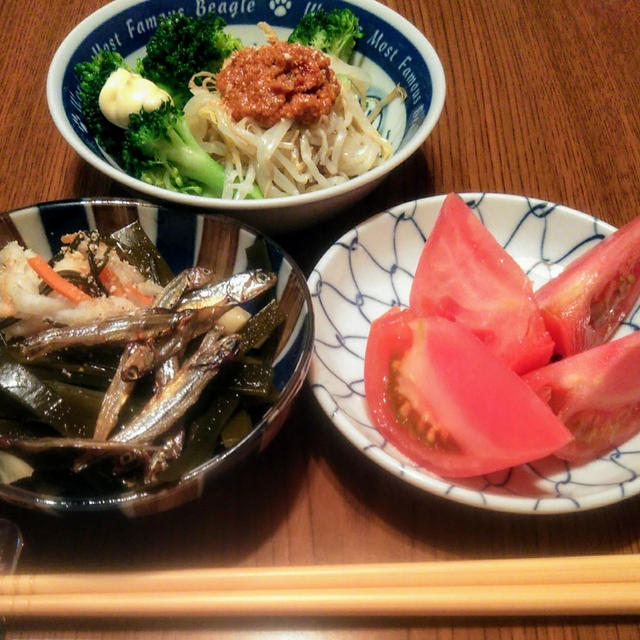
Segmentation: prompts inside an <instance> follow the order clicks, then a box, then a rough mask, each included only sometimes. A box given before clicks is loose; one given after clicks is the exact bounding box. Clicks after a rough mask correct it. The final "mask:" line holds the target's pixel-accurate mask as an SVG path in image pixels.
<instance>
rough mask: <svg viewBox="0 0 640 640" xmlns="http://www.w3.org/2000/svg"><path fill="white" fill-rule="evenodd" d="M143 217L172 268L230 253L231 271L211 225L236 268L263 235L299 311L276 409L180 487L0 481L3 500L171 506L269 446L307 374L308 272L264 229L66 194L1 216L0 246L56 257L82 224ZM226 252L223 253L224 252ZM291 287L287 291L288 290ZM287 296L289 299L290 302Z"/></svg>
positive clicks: (53, 505) (149, 509)
mask: <svg viewBox="0 0 640 640" xmlns="http://www.w3.org/2000/svg"><path fill="white" fill-rule="evenodd" d="M134 220H139V221H140V223H141V224H142V226H143V227H144V229H145V231H146V232H147V234H148V235H149V237H150V238H151V239H152V240H153V241H154V243H155V244H156V246H158V247H159V248H160V250H161V252H163V257H164V258H165V259H166V261H167V262H168V263H169V266H170V267H171V268H172V269H173V270H174V272H176V273H177V272H179V271H180V270H182V269H183V268H185V267H187V266H191V265H193V264H195V263H196V262H197V263H199V264H207V265H209V266H212V267H214V266H215V265H216V264H217V263H218V261H219V260H222V259H224V260H225V264H224V265H222V266H223V267H224V268H221V269H220V271H221V272H222V273H224V272H225V269H227V270H228V268H229V266H230V265H229V262H230V257H229V256H226V257H224V258H221V257H219V256H216V255H211V253H210V252H207V251H206V247H203V246H202V245H201V239H202V236H203V234H204V233H205V232H206V229H207V227H208V226H214V227H215V231H216V234H217V237H218V238H219V239H221V241H222V242H227V243H228V246H230V247H232V248H235V253H234V255H233V256H231V258H233V265H231V266H235V269H234V270H236V271H240V270H242V269H243V268H246V256H245V255H244V247H245V246H247V244H249V243H250V242H252V241H254V240H256V239H262V240H264V241H265V243H266V245H267V251H268V253H269V255H270V257H271V258H272V264H273V267H274V270H275V271H276V273H277V274H278V284H277V293H276V295H277V298H278V299H279V300H280V301H281V304H283V305H284V304H286V305H288V306H287V307H286V308H284V309H283V310H284V311H285V313H288V314H289V315H290V316H292V317H293V320H294V322H288V323H287V325H286V329H285V335H284V336H283V339H282V341H281V347H280V351H279V353H278V355H277V358H276V361H275V364H274V369H275V376H274V383H275V385H276V387H277V388H278V390H279V391H280V394H281V395H280V398H279V400H278V401H277V402H276V404H274V405H273V406H272V407H270V408H269V409H268V410H267V411H266V412H265V414H264V416H263V417H262V419H261V420H260V421H259V422H258V423H257V424H256V425H255V426H254V429H253V430H252V432H251V433H250V434H249V435H248V436H247V437H246V438H245V439H244V440H242V441H241V442H239V443H238V444H237V445H236V446H234V447H232V448H231V449H228V450H226V451H225V452H223V453H221V454H219V455H217V456H216V457H214V458H212V459H211V460H209V461H207V462H205V463H204V464H202V465H200V466H199V467H197V468H196V469H194V470H192V471H190V472H189V473H188V474H187V475H186V476H185V477H184V478H183V480H182V481H181V482H180V483H179V484H178V485H176V486H172V487H167V488H163V489H161V490H159V491H157V492H152V491H148V492H145V491H139V492H131V493H124V494H118V495H116V496H95V497H93V498H68V497H65V496H47V495H39V494H34V493H32V492H27V491H24V490H22V489H17V488H15V487H11V486H9V485H0V498H2V499H4V500H7V501H8V502H12V503H15V504H18V505H20V506H26V507H37V508H40V509H43V510H45V511H51V512H69V511H78V510H104V509H120V510H121V511H122V512H123V513H125V514H126V515H129V516H137V515H145V514H147V513H155V512H158V511H162V510H165V509H168V508H172V507H174V506H177V505H178V504H181V503H182V502H184V501H186V500H190V499H194V498H196V497H197V496H198V495H200V493H201V492H202V490H203V488H204V486H205V480H210V479H211V478H213V477H215V476H216V475H219V474H220V473H222V472H224V471H226V470H227V469H228V468H230V467H231V466H233V465H235V464H237V463H238V462H239V461H240V460H242V459H244V458H246V457H247V456H249V455H251V454H254V453H257V452H259V451H260V450H262V449H263V448H264V446H266V443H267V442H269V441H270V440H271V438H272V437H273V436H274V435H275V433H276V432H277V430H278V429H279V428H280V426H282V423H283V421H284V420H285V418H286V417H287V414H288V411H289V408H290V404H291V402H292V401H293V399H294V397H295V396H296V395H297V393H298V391H299V390H300V388H301V386H302V383H303V381H304V379H305V377H306V373H307V370H308V367H309V363H310V358H311V348H312V340H313V309H312V307H311V299H310V295H309V292H308V289H307V286H306V282H305V279H304V276H303V274H302V271H301V270H300V268H299V267H298V266H297V265H296V264H295V263H294V262H293V260H292V259H291V258H290V257H289V256H288V254H286V253H285V252H284V250H283V249H282V248H281V247H280V246H279V245H277V244H276V243H274V242H273V241H272V240H270V239H269V238H268V237H266V236H264V235H263V234H262V233H261V232H259V231H257V230H255V229H252V228H251V227H249V226H247V225H243V224H241V223H239V222H237V221H236V220H233V219H231V218H228V217H225V216H220V215H210V214H201V215H194V216H184V215H182V214H181V213H180V212H176V211H173V210H170V209H167V208H164V207H160V206H156V205H152V204H149V203H145V202H142V201H138V200H118V199H108V198H106V199H98V198H86V199H81V200H63V201H57V202H48V203H42V204H39V205H35V206H32V207H26V208H24V209H19V210H16V211H10V212H7V213H4V214H0V246H3V245H4V244H5V243H6V242H8V241H9V240H14V239H15V240H19V241H20V242H22V243H23V244H25V245H27V246H29V247H30V248H32V249H34V250H35V251H36V252H37V253H39V254H40V255H42V256H43V257H50V256H51V255H53V254H54V253H56V252H57V250H58V248H59V246H60V242H59V239H60V236H61V235H63V234H65V233H72V232H74V231H78V230H80V229H95V228H98V229H101V230H105V231H109V230H113V229H116V228H119V227H121V226H124V225H125V224H128V223H129V222H133V221H134ZM220 253H221V255H222V254H223V253H224V252H220ZM285 292H286V294H287V295H286V296H285V295H284V294H285ZM285 299H286V303H285V302H284V300H285Z"/></svg>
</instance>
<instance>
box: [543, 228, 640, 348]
mask: <svg viewBox="0 0 640 640" xmlns="http://www.w3.org/2000/svg"><path fill="white" fill-rule="evenodd" d="M639 295H640V216H638V217H636V218H634V219H633V220H632V221H631V222H629V223H627V224H626V225H624V226H623V227H620V229H618V230H617V231H615V232H614V233H612V234H611V235H609V236H607V237H606V238H604V240H602V241H601V242H599V243H598V244H597V245H595V246H594V247H593V248H591V249H590V250H589V251H587V252H585V253H584V254H582V255H581V256H579V257H578V258H576V259H575V260H574V261H573V262H571V263H570V264H569V265H568V266H567V268H566V269H565V270H564V271H563V272H562V273H560V274H559V275H557V276H556V277H555V278H553V279H552V280H550V281H549V282H548V283H547V284H545V285H543V286H542V287H540V289H538V291H537V293H536V299H537V301H538V305H539V307H540V310H541V311H542V316H543V318H544V321H545V324H546V327H547V329H548V331H549V333H551V336H552V337H553V340H554V341H555V343H556V351H557V352H558V353H559V354H560V355H562V356H570V355H573V354H576V353H579V352H580V351H583V350H585V349H588V348H590V347H595V346H597V345H599V344H602V343H603V342H606V341H607V340H608V339H609V338H610V337H611V336H612V335H613V333H614V332H615V331H616V329H617V328H618V326H619V325H620V323H621V322H622V321H623V320H624V319H625V317H626V316H627V315H628V313H629V311H631V308H632V307H633V305H634V303H635V301H636V300H637V299H638V296H639Z"/></svg>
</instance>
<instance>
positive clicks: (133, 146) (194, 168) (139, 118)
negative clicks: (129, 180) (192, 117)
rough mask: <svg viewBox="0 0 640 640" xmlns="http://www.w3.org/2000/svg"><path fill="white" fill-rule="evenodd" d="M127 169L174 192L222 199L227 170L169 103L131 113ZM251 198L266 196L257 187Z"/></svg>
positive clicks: (125, 157)
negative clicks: (203, 145)
mask: <svg viewBox="0 0 640 640" xmlns="http://www.w3.org/2000/svg"><path fill="white" fill-rule="evenodd" d="M122 159H123V164H124V168H125V169H126V171H127V172H128V173H130V174H131V175H133V176H134V177H136V178H139V179H140V180H144V181H145V182H147V183H149V184H152V185H155V186H158V187H162V188H164V189H171V190H173V191H180V192H183V193H191V194H195V195H201V196H210V197H214V198H219V197H220V196H221V195H222V188H223V184H224V174H225V169H224V167H223V166H222V165H221V164H219V163H218V162H216V161H215V160H214V159H213V158H212V157H211V156H210V155H209V154H208V153H207V152H206V151H205V150H204V149H202V147H200V145H199V144H198V142H197V140H196V139H195V138H194V137H193V134H192V133H191V131H190V129H189V126H188V125H187V121H186V119H185V117H184V114H183V113H182V110H181V109H179V108H177V107H176V106H175V105H173V104H171V103H170V102H165V103H163V104H162V106H161V107H160V108H159V109H156V110H155V111H144V110H141V111H140V112H139V113H133V114H131V116H130V118H129V128H128V129H127V130H126V132H125V140H124V145H123V150H122ZM248 197H250V198H260V197H262V194H261V193H260V190H259V189H258V188H257V187H255V188H254V189H253V191H252V192H251V193H250V194H249V196H248Z"/></svg>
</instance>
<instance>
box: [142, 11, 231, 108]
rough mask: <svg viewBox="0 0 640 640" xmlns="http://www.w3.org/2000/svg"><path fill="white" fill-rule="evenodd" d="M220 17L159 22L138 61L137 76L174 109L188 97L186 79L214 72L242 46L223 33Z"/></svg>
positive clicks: (183, 17)
mask: <svg viewBox="0 0 640 640" xmlns="http://www.w3.org/2000/svg"><path fill="white" fill-rule="evenodd" d="M225 26H226V22H225V21H224V19H223V18H221V17H220V16H206V17H204V18H193V17H190V16H186V15H184V14H181V13H177V14H173V15H171V16H169V17H167V18H165V19H163V20H162V21H161V22H160V24H159V26H158V28H157V30H156V31H155V33H154V34H153V35H152V36H151V38H150V39H149V42H147V49H146V54H145V56H144V57H143V58H141V59H140V60H139V61H138V71H139V73H140V74H141V75H142V76H144V77H145V78H148V79H149V80H152V81H153V82H155V83H156V84H157V85H158V86H159V87H161V88H162V89H164V90H165V91H167V92H168V93H169V94H170V95H171V97H172V98H173V101H174V103H175V104H176V106H178V107H183V106H184V105H185V103H186V102H187V100H188V99H189V98H190V97H191V94H190V92H189V88H188V85H189V80H190V79H191V77H192V76H193V74H194V73H198V72H199V71H210V72H211V73H217V72H218V71H219V70H220V67H221V66H222V63H223V62H224V60H225V58H227V57H228V56H229V55H230V54H231V53H232V52H233V51H235V50H236V49H239V48H241V47H242V43H241V41H240V40H239V39H238V38H236V37H235V36H233V35H231V34H229V33H226V32H225V31H224V28H225Z"/></svg>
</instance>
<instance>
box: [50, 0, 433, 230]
mask: <svg viewBox="0 0 640 640" xmlns="http://www.w3.org/2000/svg"><path fill="white" fill-rule="evenodd" d="M309 4H314V3H306V2H292V1H291V0H252V1H250V2H228V3H209V2H206V0H202V1H200V0H189V1H187V0H145V1H144V2H140V1H139V0H115V1H114V2H111V3H109V4H107V5H105V6H104V7H102V8H101V9H99V10H98V11H96V12H95V13H92V14H91V15H90V16H88V17H87V18H85V19H84V20H83V21H82V22H80V23H79V24H78V25H77V26H76V27H75V28H74V29H73V30H72V31H71V32H70V33H69V34H68V35H67V37H66V38H65V39H64V40H63V42H62V43H61V45H60V46H59V48H58V50H57V51H56V54H55V55H54V57H53V60H52V62H51V66H50V68H49V73H48V78H47V101H48V104H49V110H50V112H51V115H52V117H53V120H54V123H55V125H56V127H57V128H58V130H59V131H60V133H61V134H62V136H63V137H64V139H65V140H66V141H67V142H68V143H69V144H70V145H71V147H73V149H74V150H75V151H76V152H77V153H78V154H79V155H80V156H81V157H82V158H83V159H84V160H86V161H87V162H88V163H89V164H91V165H92V166H93V167H95V168H96V169H97V170H99V171H101V172H102V173H104V174H106V175H107V176H109V177H110V178H112V179H113V180H115V181H117V182H119V183H121V184H122V185H124V186H125V187H126V188H127V189H130V190H131V191H133V192H134V193H136V194H138V195H142V196H144V197H146V198H148V199H150V200H155V201H166V202H168V203H171V204H173V205H180V206H182V207H184V208H185V209H187V208H195V209H200V210H202V209H207V210H215V211H218V212H221V213H225V214H227V215H230V216H233V217H236V218H239V219H241V220H243V221H245V222H248V223H249V224H252V225H254V226H256V227H258V228H260V229H262V230H264V231H267V232H269V233H277V232H285V231H289V230H292V229H296V228H300V227H304V226H308V225H310V224H314V223H317V222H318V221H320V220H322V219H325V218H328V217H329V216H333V215H335V214H336V213H337V212H339V211H340V210H342V209H345V208H346V207H348V206H349V205H351V204H353V203H354V202H356V201H357V200H359V199H360V198H362V197H364V196H365V195H366V194H367V193H369V192H370V191H371V190H372V189H373V188H374V187H376V186H377V185H378V184H379V183H380V181H381V180H383V179H384V177H385V176H386V175H387V174H388V173H389V172H390V171H391V170H392V169H394V168H395V167H397V166H399V165H400V164H402V163H403V162H404V161H405V160H406V159H407V158H408V157H409V156H411V155H412V154H413V153H414V152H415V151H416V150H418V149H419V148H420V146H421V145H422V144H423V143H424V141H425V139H426V138H427V136H428V135H429V133H430V132H431V131H432V129H433V128H434V126H435V124H436V122H437V121H438V118H439V116H440V113H441V111H442V107H443V105H444V98H445V78H444V72H443V68H442V64H441V62H440V60H439V58H438V55H437V54H436V52H435V50H434V48H433V46H432V45H431V44H430V43H429V41H428V40H427V39H426V38H425V36H424V35H423V34H422V33H421V32H420V31H419V30H418V29H416V27H414V26H413V25H412V24H411V23H410V22H409V21H408V20H406V19H405V18H403V17H402V16H400V15H398V14H397V13H395V12H394V11H392V10H391V9H389V8H388V7H385V6H384V5H381V4H379V3H378V2H375V0H345V1H342V0H327V1H326V2H322V8H323V9H325V10H330V9H332V8H334V7H340V8H344V7H347V8H350V9H351V10H352V11H353V12H354V13H355V14H356V15H357V16H358V18H359V20H360V24H361V27H362V30H363V32H364V37H363V38H361V39H360V40H359V41H358V44H357V55H356V56H355V58H354V60H353V62H354V63H355V64H358V65H361V66H362V67H363V68H364V69H366V70H367V71H368V72H369V73H370V75H371V79H372V87H371V91H370V95H371V96H372V97H375V98H380V97H382V96H384V95H386V94H387V93H388V92H389V91H390V90H391V89H393V87H394V86H395V85H396V84H400V85H401V86H402V87H404V88H405V90H406V91H407V98H406V100H405V101H404V104H400V102H399V101H395V102H394V103H393V104H391V105H389V107H388V108H386V109H385V110H384V111H383V114H382V115H381V117H380V118H379V119H378V121H377V126H378V129H379V131H380V132H381V133H382V135H384V136H385V137H387V138H388V139H389V140H390V142H391V144H392V147H393V149H394V152H393V154H392V156H391V157H390V158H388V159H387V160H386V161H384V162H383V163H382V164H380V165H379V166H378V167H375V168H374V169H372V170H370V171H369V172H367V173H366V174H364V175H362V176H358V177H356V178H353V179H351V180H349V181H348V182H346V183H343V184H340V185H337V186H333V187H329V188H327V189H323V190H320V191H317V192H312V193H306V194H301V195H296V196H286V197H278V198H272V199H265V200H249V201H246V200H242V201H238V200H224V199H220V198H207V197H200V196H196V195H186V194H181V193H177V192H173V191H169V190H167V189H162V188H159V187H155V186H152V185H148V184H146V183H145V182H143V181H141V180H137V179H135V178H133V177H131V176H130V175H128V174H126V173H125V172H124V171H122V170H121V169H120V168H119V167H118V166H117V165H115V164H114V163H113V161H112V160H110V159H109V158H108V157H107V156H106V155H105V154H104V153H103V152H102V151H101V149H100V147H99V146H98V145H97V144H96V142H95V140H94V138H93V137H92V135H91V134H90V133H89V132H88V131H87V128H86V126H85V124H84V122H83V119H82V115H81V112H80V106H79V101H78V98H77V92H78V81H77V78H76V75H75V73H74V67H75V65H76V64H77V63H79V62H82V61H85V60H89V59H90V58H91V57H92V56H93V55H94V54H95V53H96V52H97V51H98V50H99V49H101V48H108V49H114V50H117V51H119V52H120V53H121V54H122V55H123V56H124V57H125V58H126V59H127V60H129V61H130V62H131V61H133V60H135V59H136V58H139V57H141V55H142V54H143V52H144V47H145V45H146V42H147V40H148V39H149V37H150V35H151V33H152V32H153V30H154V28H155V25H157V21H158V19H159V18H160V17H161V16H162V15H165V14H167V13H169V12H175V11H184V13H185V14H187V15H193V16H202V15H204V14H205V13H206V12H207V11H208V10H209V9H210V10H212V11H215V10H216V8H217V11H218V15H220V16H221V17H222V18H224V19H225V21H226V22H227V25H228V27H227V28H228V30H229V31H230V32H231V33H233V34H235V35H237V36H238V37H240V39H241V40H242V41H243V43H244V44H245V45H252V44H263V43H264V42H265V36H264V33H263V32H262V30H260V29H259V27H258V26H257V23H258V22H260V21H265V22H267V23H269V24H270V25H271V26H273V27H274V28H275V29H276V31H277V33H278V35H279V37H286V36H287V35H288V33H289V32H290V31H291V30H292V29H293V27H294V26H295V25H296V24H297V23H298V22H299V20H300V19H301V18H302V15H303V13H304V12H305V10H307V9H308V5H309Z"/></svg>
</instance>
